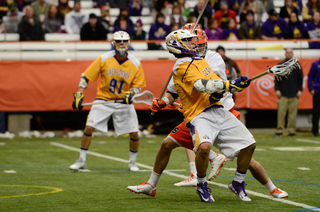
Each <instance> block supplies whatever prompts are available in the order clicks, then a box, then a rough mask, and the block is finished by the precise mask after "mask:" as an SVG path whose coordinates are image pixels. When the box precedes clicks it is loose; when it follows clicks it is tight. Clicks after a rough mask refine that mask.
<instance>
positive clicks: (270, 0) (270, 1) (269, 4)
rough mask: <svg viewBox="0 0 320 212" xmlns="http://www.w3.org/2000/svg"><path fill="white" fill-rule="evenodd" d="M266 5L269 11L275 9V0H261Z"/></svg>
mask: <svg viewBox="0 0 320 212" xmlns="http://www.w3.org/2000/svg"><path fill="white" fill-rule="evenodd" d="M260 1H261V2H262V4H263V6H264V9H266V11H269V10H270V9H274V3H273V0H260Z"/></svg>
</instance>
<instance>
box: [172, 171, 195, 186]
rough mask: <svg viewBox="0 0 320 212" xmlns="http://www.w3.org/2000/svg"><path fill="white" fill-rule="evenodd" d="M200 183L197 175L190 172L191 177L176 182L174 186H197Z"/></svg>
mask: <svg viewBox="0 0 320 212" xmlns="http://www.w3.org/2000/svg"><path fill="white" fill-rule="evenodd" d="M197 183H198V180H197V177H196V176H194V174H192V173H190V177H188V178H187V179H185V180H184V181H182V182H180V183H175V184H174V186H178V187H196V186H197Z"/></svg>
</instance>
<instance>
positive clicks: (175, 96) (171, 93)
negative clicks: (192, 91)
mask: <svg viewBox="0 0 320 212" xmlns="http://www.w3.org/2000/svg"><path fill="white" fill-rule="evenodd" d="M166 93H168V94H170V95H171V96H172V97H173V99H174V100H176V99H178V97H179V95H178V94H176V93H173V92H170V91H167V92H166Z"/></svg>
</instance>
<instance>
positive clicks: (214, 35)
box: [188, 18, 222, 40]
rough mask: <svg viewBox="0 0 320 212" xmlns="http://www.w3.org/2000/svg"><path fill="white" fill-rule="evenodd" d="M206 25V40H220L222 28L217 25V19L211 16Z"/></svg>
mask: <svg viewBox="0 0 320 212" xmlns="http://www.w3.org/2000/svg"><path fill="white" fill-rule="evenodd" d="M188 23H189V22H188ZM208 25H209V26H208V27H207V28H206V29H205V30H204V31H205V33H206V35H207V37H208V40H221V39H222V29H221V28H220V27H219V24H218V21H217V20H216V19H214V18H212V19H210V20H209V24H208Z"/></svg>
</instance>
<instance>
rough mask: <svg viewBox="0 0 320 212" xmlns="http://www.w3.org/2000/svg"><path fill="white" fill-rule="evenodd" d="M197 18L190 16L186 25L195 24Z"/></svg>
mask: <svg viewBox="0 0 320 212" xmlns="http://www.w3.org/2000/svg"><path fill="white" fill-rule="evenodd" d="M196 21H197V17H196V16H194V15H193V14H191V15H190V16H189V18H188V20H187V23H196Z"/></svg>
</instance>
